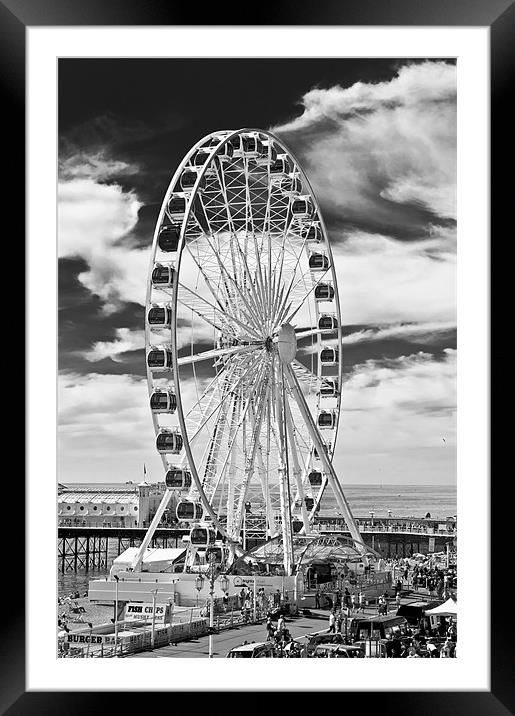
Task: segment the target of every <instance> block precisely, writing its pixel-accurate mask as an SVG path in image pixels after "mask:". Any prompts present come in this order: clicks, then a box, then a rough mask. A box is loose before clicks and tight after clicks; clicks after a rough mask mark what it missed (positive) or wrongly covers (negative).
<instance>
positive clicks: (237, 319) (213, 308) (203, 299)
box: [179, 283, 261, 340]
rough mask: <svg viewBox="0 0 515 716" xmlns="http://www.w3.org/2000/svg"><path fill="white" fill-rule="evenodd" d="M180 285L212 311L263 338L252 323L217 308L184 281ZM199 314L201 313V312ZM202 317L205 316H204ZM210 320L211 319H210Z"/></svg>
mask: <svg viewBox="0 0 515 716" xmlns="http://www.w3.org/2000/svg"><path fill="white" fill-rule="evenodd" d="M179 286H180V287H181V288H183V289H185V290H186V291H188V293H190V294H192V295H193V296H195V298H197V299H198V300H199V301H202V303H203V304H205V305H206V306H208V307H209V308H210V309H211V310H212V311H215V313H217V314H219V315H220V316H222V318H223V319H225V320H229V321H232V322H234V323H237V324H238V325H239V326H240V328H243V330H244V331H245V332H247V331H248V332H250V333H251V334H252V335H253V336H254V338H257V339H258V340H261V336H260V335H259V333H258V332H257V331H255V330H254V329H253V328H252V327H251V326H250V325H247V324H245V323H244V322H243V321H240V319H239V318H236V316H233V315H231V314H229V313H227V312H225V311H222V310H221V309H219V308H217V307H216V306H214V305H213V304H212V303H210V302H209V301H207V300H206V299H205V298H203V297H202V296H200V295H199V294H198V293H196V292H195V291H193V290H192V289H191V288H188V286H184V285H183V284H182V283H180V284H179ZM181 303H184V301H181ZM185 305H186V306H188V304H185ZM188 307H189V308H192V307H191V306H188ZM192 310H194V311H195V313H199V312H198V311H196V310H195V309H193V308H192ZM199 315H201V314H199ZM202 317H203V316H202ZM208 322H210V321H208ZM222 332H225V331H222Z"/></svg>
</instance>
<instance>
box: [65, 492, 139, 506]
mask: <svg viewBox="0 0 515 716" xmlns="http://www.w3.org/2000/svg"><path fill="white" fill-rule="evenodd" d="M57 501H58V503H66V504H84V505H86V504H93V505H101V504H102V503H104V504H107V505H139V497H138V495H135V494H123V493H115V494H114V495H109V494H108V493H106V492H97V493H89V494H88V493H83V492H63V493H62V494H61V495H59V497H58V498H57Z"/></svg>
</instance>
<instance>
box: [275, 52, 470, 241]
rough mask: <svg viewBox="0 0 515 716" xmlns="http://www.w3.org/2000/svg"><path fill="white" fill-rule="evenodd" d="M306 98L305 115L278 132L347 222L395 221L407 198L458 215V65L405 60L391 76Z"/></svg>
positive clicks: (320, 193)
mask: <svg viewBox="0 0 515 716" xmlns="http://www.w3.org/2000/svg"><path fill="white" fill-rule="evenodd" d="M302 104H303V106H304V112H303V114H302V115H301V116H300V117H297V118H296V119H293V120H292V121H291V122H288V123H287V124H284V125H282V126H277V127H275V128H274V131H275V132H277V133H278V134H280V135H281V136H283V137H284V138H285V140H286V141H287V142H289V143H291V144H292V146H294V147H295V150H296V151H297V152H298V153H299V154H300V156H301V158H302V159H303V160H304V162H305V163H306V169H307V174H308V176H309V178H310V181H311V182H312V184H313V186H314V189H315V193H316V194H317V195H318V196H320V197H323V203H324V205H326V206H328V207H330V208H332V209H333V210H335V211H337V212H338V213H339V214H340V215H341V218H342V220H343V221H347V222H350V223H357V224H358V225H359V224H360V223H361V224H362V225H364V226H370V222H375V223H376V225H377V227H378V228H379V227H380V226H381V224H383V225H397V224H399V223H402V222H400V218H401V217H400V216H399V206H400V205H403V204H406V205H407V204H410V205H415V206H418V207H420V208H422V209H425V210H428V211H430V212H433V213H434V214H435V215H436V216H438V217H440V218H442V219H449V218H451V219H454V218H455V217H456V157H455V154H456V68H455V66H454V65H452V64H448V63H445V62H439V61H428V62H422V63H418V64H409V65H405V66H403V67H401V68H400V69H399V70H398V73H397V75H396V76H395V77H394V78H393V79H391V80H390V81H388V82H379V83H376V84H372V83H370V84H366V83H362V82H357V83H355V84H354V85H352V86H351V87H346V88H343V87H340V86H336V87H331V88H329V89H312V90H310V91H309V92H307V93H306V94H305V95H304V96H303V98H302ZM405 218H407V217H405ZM400 228H402V227H400ZM404 228H405V227H404Z"/></svg>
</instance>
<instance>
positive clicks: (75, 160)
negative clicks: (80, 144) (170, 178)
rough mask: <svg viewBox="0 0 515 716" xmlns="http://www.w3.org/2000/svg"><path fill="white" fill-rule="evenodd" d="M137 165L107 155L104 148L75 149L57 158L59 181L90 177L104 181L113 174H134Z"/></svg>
mask: <svg viewBox="0 0 515 716" xmlns="http://www.w3.org/2000/svg"><path fill="white" fill-rule="evenodd" d="M137 172H138V167H137V166H136V165H135V164H129V163H127V162H124V161H120V160H118V159H112V158H110V157H108V156H107V152H106V151H105V150H99V151H97V152H84V151H78V150H75V151H74V153H73V154H70V155H68V156H64V157H62V158H60V160H59V178H60V180H61V181H70V180H72V179H79V178H80V179H92V180H94V181H105V180H106V179H110V178H111V177H114V176H121V175H130V174H136V173H137Z"/></svg>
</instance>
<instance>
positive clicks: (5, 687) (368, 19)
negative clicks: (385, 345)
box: [0, 0, 515, 716]
mask: <svg viewBox="0 0 515 716" xmlns="http://www.w3.org/2000/svg"><path fill="white" fill-rule="evenodd" d="M266 10H267V9H266V8H261V9H256V12H255V14H254V17H253V21H252V24H255V25H275V26H281V27H282V26H288V25H306V26H313V25H324V26H326V25H345V26H395V25H402V26H406V25H413V26H425V25H427V26H439V27H446V26H454V25H460V26H463V25H467V26H481V27H489V28H490V41H491V68H490V71H491V109H492V123H491V128H492V133H491V137H492V143H491V167H492V176H494V175H495V176H496V177H497V176H501V175H502V173H503V172H502V170H503V168H507V167H508V162H509V153H508V152H506V146H507V145H508V144H509V135H508V131H507V130H508V126H507V125H508V121H509V119H508V117H509V116H510V115H509V112H508V110H507V104H508V97H509V93H510V84H511V86H513V57H512V44H513V36H512V28H513V26H514V25H515V9H514V4H513V3H510V2H509V1H508V2H507V1H506V0H504V1H500V0H497V2H490V3H486V2H485V3H481V4H476V3H473V2H468V1H465V0H461V1H460V2H456V3H453V4H452V5H451V4H448V3H445V2H443V1H442V0H439V1H438V2H433V3H431V5H429V4H428V5H427V6H419V5H417V6H416V7H415V6H413V3H410V2H407V1H405V0H397V1H395V0H394V1H393V2H391V3H388V5H382V4H380V3H371V2H368V3H366V2H361V3H358V2H354V1H353V2H351V3H346V4H345V7H344V8H342V9H338V10H335V8H331V9H330V10H329V9H327V10H326V9H325V8H314V7H309V8H308V7H307V6H304V7H299V8H298V11H296V13H295V16H292V14H291V12H290V11H289V10H288V9H285V8H282V7H281V8H274V10H273V12H271V11H270V10H268V12H267V11H266ZM194 15H195V13H194V12H193V11H192V10H188V9H185V8H181V9H180V10H179V9H177V8H176V7H169V4H167V3H165V2H153V3H151V4H148V3H146V4H140V3H137V2H136V1H133V0H130V1H127V0H126V2H124V3H123V8H122V6H121V4H119V3H117V2H107V0H106V2H104V3H102V4H100V3H99V4H93V3H90V4H89V5H88V6H87V7H84V6H83V4H81V3H78V2H69V1H68V2H66V0H55V1H54V2H53V3H44V4H38V3H36V2H34V1H31V0H7V1H6V0H3V2H1V3H0V66H1V68H2V73H1V80H0V81H1V86H2V96H3V100H4V101H3V105H4V107H8V108H9V110H8V111H6V112H5V114H4V133H5V136H8V137H9V142H8V145H7V146H6V151H7V154H8V157H7V159H6V161H7V164H8V166H9V167H11V168H12V171H13V173H14V175H15V177H14V178H13V180H12V182H11V190H10V191H9V206H10V207H12V208H11V211H13V212H16V214H17V216H18V217H23V216H24V215H25V203H24V196H23V192H22V191H21V187H22V186H23V185H24V176H23V175H24V157H25V153H24V149H23V147H24V146H25V136H24V121H25V111H26V108H25V106H24V89H25V67H26V65H25V42H26V31H27V28H29V27H35V26H66V25H78V26H82V25H87V26H103V25H109V26H116V25H132V26H140V25H141V26H143V25H152V26H154V25H179V26H183V25H184V26H186V25H191V24H196V23H194V22H192V21H193V20H195V19H196V18H195V17H194ZM224 15H227V16H231V17H234V15H233V14H231V13H229V12H228V8H227V7H225V8H224ZM243 22H244V21H242V24H243ZM219 24H220V25H222V24H225V23H222V22H220V14H219V13H217V11H216V10H215V9H214V8H213V9H207V11H206V14H205V16H204V22H203V25H204V26H206V25H207V26H216V25H219ZM508 190H509V189H508V187H507V186H506V185H504V186H502V185H501V183H500V181H499V182H496V183H495V191H493V192H492V197H491V199H492V201H491V210H492V235H493V227H494V226H495V225H497V226H499V227H500V226H501V225H502V223H503V212H504V211H506V207H507V206H509V203H510V202H509V200H508V196H507V192H508ZM29 288H30V287H29ZM498 302H499V303H500V301H499V299H498ZM28 347H29V350H30V347H31V342H30V336H29V339H28ZM494 360H499V359H495V358H494ZM495 367H496V366H495V365H494V368H495ZM504 429H505V428H504ZM501 435H502V429H501ZM498 442H501V438H500V437H499V438H498ZM493 487H494V485H493V483H492V485H491V488H492V489H491V515H492V519H491V525H492V535H491V544H490V553H491V576H492V597H493V598H492V600H491V601H492V602H494V603H495V601H496V600H498V599H500V598H501V596H500V595H501V589H502V586H501V584H500V580H501V578H502V575H503V574H505V569H506V567H505V565H504V564H503V562H502V552H503V550H502V546H503V545H509V540H508V535H507V529H506V524H505V522H506V521H505V520H494V519H493V515H496V514H505V507H504V500H503V496H502V494H501V492H500V489H499V486H497V488H496V489H495V490H494V489H493ZM16 489H17V490H18V491H19V490H20V488H19V487H18V486H17V487H16ZM18 496H19V504H23V499H22V496H21V495H20V494H19V492H18ZM504 499H505V498H504ZM501 500H503V502H501ZM19 529H21V527H19ZM17 547H18V549H19V550H20V551H21V550H23V548H24V542H23V533H22V532H20V533H19V535H17ZM49 549H53V546H49ZM481 578H483V579H484V578H487V577H486V576H485V575H482V576H481ZM503 586H504V585H503ZM23 592H24V590H23V587H22V586H21V585H20V584H19V583H17V593H18V595H19V596H18V599H17V601H16V603H15V604H14V605H10V606H9V627H8V630H7V633H6V634H5V635H4V649H3V653H2V668H1V670H0V671H1V674H2V676H1V680H2V702H1V707H2V711H3V712H4V713H8V714H13V715H15V716H16V715H17V714H22V713H26V712H32V713H39V712H45V711H49V712H52V713H56V712H60V711H61V710H62V711H63V712H64V711H65V710H67V711H70V710H72V711H73V712H74V713H82V712H86V711H90V710H92V709H94V708H97V707H98V695H97V694H96V693H95V692H82V693H78V692H66V691H63V692H43V691H37V692H36V691H27V690H26V672H25V649H24V641H25V609H24V603H23V599H22V598H21V597H22V595H23ZM508 632H509V629H507V628H506V623H505V617H504V615H503V614H501V610H492V613H491V690H490V692H427V693H414V692H402V693H391V692H388V693H385V692H370V693H369V694H368V696H369V697H370V698H371V699H372V700H373V701H374V702H375V704H374V706H377V707H379V708H380V709H381V711H383V712H386V713H390V712H392V713H393V712H394V710H395V711H396V712H399V711H401V712H409V713H411V712H413V713H417V714H425V713H427V714H429V713H432V714H434V713H439V712H440V711H441V712H442V713H446V712H450V711H451V710H452V712H453V713H455V714H456V713H457V714H460V713H463V714H470V713H485V714H504V713H509V712H510V710H513V709H514V699H513V689H512V687H511V683H512V667H511V663H512V651H513V650H512V648H511V643H510V641H509V633H508ZM104 696H105V698H106V701H105V705H104V706H103V708H107V705H108V704H112V703H113V701H114V698H119V694H118V695H117V694H105V695H104ZM385 696H386V697H387V698H384V697H385ZM345 698H346V703H351V702H352V701H355V703H356V704H357V702H358V699H359V698H360V696H359V694H356V693H352V694H351V693H348V694H346V697H345ZM131 699H134V705H136V704H137V703H139V704H142V701H141V695H140V694H138V695H136V694H131ZM348 699H350V702H349V701H348Z"/></svg>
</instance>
